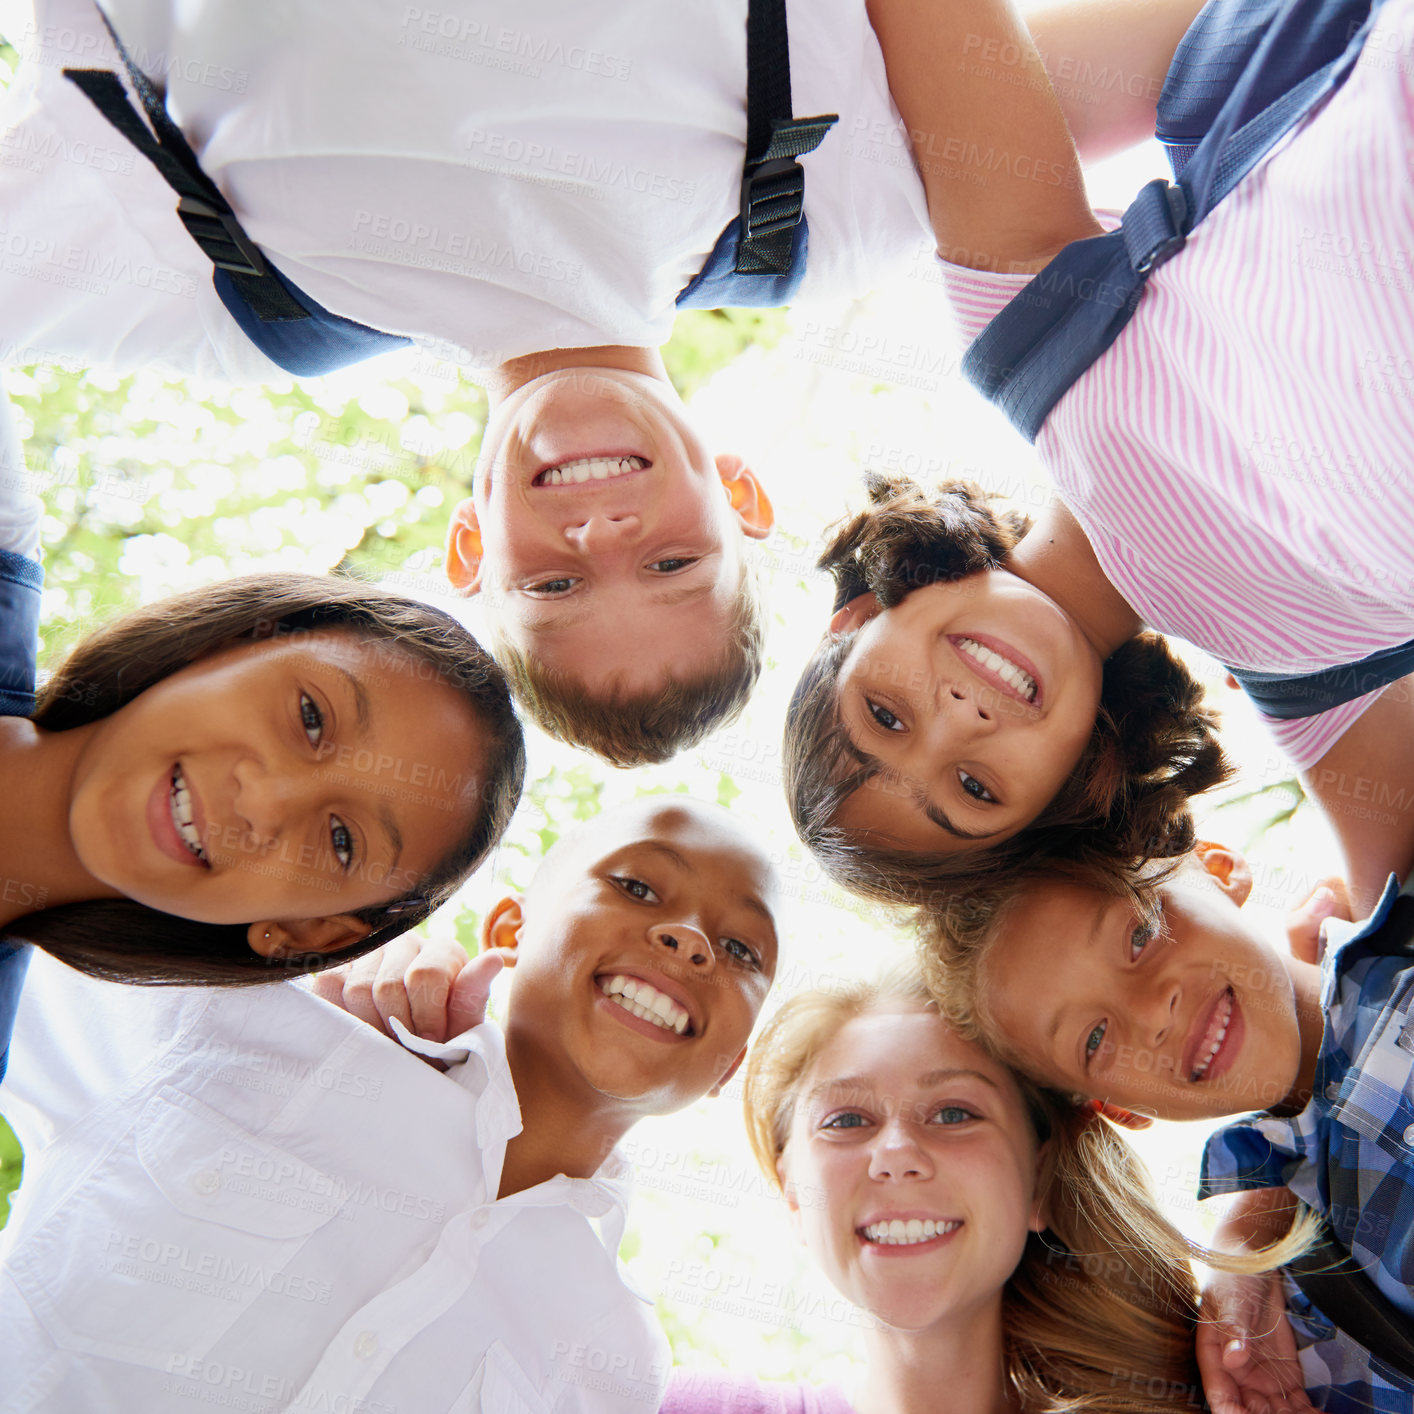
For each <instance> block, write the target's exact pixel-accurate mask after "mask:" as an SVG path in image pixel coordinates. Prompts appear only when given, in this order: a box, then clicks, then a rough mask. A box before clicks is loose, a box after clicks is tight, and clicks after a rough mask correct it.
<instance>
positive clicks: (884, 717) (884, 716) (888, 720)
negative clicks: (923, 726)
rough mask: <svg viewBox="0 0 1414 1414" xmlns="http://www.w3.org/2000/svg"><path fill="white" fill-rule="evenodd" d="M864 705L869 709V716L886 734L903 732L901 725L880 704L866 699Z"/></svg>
mask: <svg viewBox="0 0 1414 1414" xmlns="http://www.w3.org/2000/svg"><path fill="white" fill-rule="evenodd" d="M864 705H865V706H866V707H868V709H869V715H870V716H871V717H873V719H874V720H875V721H876V722H878V724H879V725H880V726H881V727H883V729H884V730H885V731H886V732H901V731H903V730H904V726H903V723H902V722H901V721H899V719H898V718H897V717H896V716H894V714H893V713H892V712H890V711H889V709H888V708H887V707H885V706H884V705H883V704H882V703H879V702H875V701H874V700H873V699H872V698H869V697H866V698H865V699H864Z"/></svg>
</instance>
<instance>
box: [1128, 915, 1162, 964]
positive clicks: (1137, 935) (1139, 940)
mask: <svg viewBox="0 0 1414 1414" xmlns="http://www.w3.org/2000/svg"><path fill="white" fill-rule="evenodd" d="M1158 935H1159V929H1158V926H1157V925H1156V924H1154V923H1148V922H1145V923H1138V924H1136V925H1135V927H1134V931H1133V932H1131V933H1130V935H1129V959H1130V961H1131V962H1138V961H1139V955H1140V953H1142V952H1143V951H1144V949H1145V948H1147V947H1148V946H1149V944H1150V943H1152V942H1153V941H1154V939H1155V938H1157V937H1158Z"/></svg>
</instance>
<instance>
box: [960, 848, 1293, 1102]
mask: <svg viewBox="0 0 1414 1414" xmlns="http://www.w3.org/2000/svg"><path fill="white" fill-rule="evenodd" d="M1201 848H1202V847H1200V849H1201ZM1232 862H1233V856H1231V855H1229V854H1227V853H1226V852H1224V851H1217V850H1211V851H1208V853H1207V854H1206V855H1204V856H1203V858H1202V860H1201V861H1200V860H1199V859H1198V858H1194V859H1191V860H1190V861H1189V862H1188V863H1186V864H1185V865H1184V867H1183V868H1182V869H1181V870H1180V872H1179V873H1178V874H1177V875H1176V876H1175V877H1174V878H1173V879H1172V880H1171V881H1170V882H1169V883H1168V884H1165V885H1164V886H1163V888H1162V889H1161V891H1160V899H1161V904H1162V913H1161V918H1160V920H1159V922H1158V923H1157V925H1156V924H1154V923H1151V922H1150V921H1149V920H1146V919H1144V918H1142V917H1139V916H1136V914H1135V912H1134V910H1133V908H1132V906H1131V905H1130V904H1129V903H1128V901H1126V900H1123V899H1116V898H1111V897H1109V896H1107V895H1104V894H1101V893H1099V892H1097V891H1095V890H1092V889H1086V888H1082V887H1079V886H1076V885H1071V884H1061V883H1047V884H1044V885H1039V886H1037V887H1035V888H1034V889H1032V890H1029V891H1028V893H1027V895H1026V896H1025V897H1024V898H1023V899H1022V901H1021V903H1020V905H1019V906H1018V907H1016V908H1015V909H1013V910H1012V911H1011V912H1009V913H1008V914H1007V915H1006V916H1005V918H1004V921H1003V923H1002V925H1001V926H1000V928H999V931H998V935H997V937H996V938H995V939H994V940H993V942H992V944H991V947H990V948H989V950H988V953H987V957H986V960H985V962H984V965H983V970H982V975H981V979H980V986H981V992H982V998H981V1000H982V1006H983V1008H984V1010H985V1012H986V1013H987V1015H988V1016H989V1017H990V1019H991V1021H992V1022H993V1023H995V1026H996V1029H997V1031H998V1033H999V1034H1000V1035H1001V1036H1003V1037H1005V1045H1006V1046H1007V1047H1008V1049H1009V1050H1011V1051H1012V1052H1013V1053H1014V1054H1015V1055H1016V1056H1017V1057H1018V1058H1019V1059H1020V1061H1021V1062H1022V1065H1023V1068H1025V1069H1027V1070H1029V1071H1030V1072H1031V1073H1032V1074H1033V1075H1034V1076H1035V1077H1036V1078H1037V1079H1039V1080H1042V1081H1045V1082H1046V1083H1048V1084H1051V1085H1055V1086H1058V1087H1060V1088H1062V1089H1068V1090H1076V1091H1079V1092H1080V1093H1082V1094H1084V1095H1088V1096H1092V1097H1094V1098H1097V1099H1103V1100H1109V1101H1110V1102H1112V1103H1114V1104H1117V1105H1122V1106H1125V1107H1126V1108H1128V1109H1133V1110H1137V1111H1141V1112H1144V1113H1149V1114H1156V1115H1158V1116H1159V1117H1160V1118H1163V1119H1213V1118H1218V1117H1220V1116H1223V1115H1230V1114H1238V1113H1242V1112H1244V1111H1247V1110H1254V1109H1268V1108H1271V1107H1272V1106H1275V1105H1279V1104H1283V1103H1300V1097H1298V1096H1295V1095H1293V1093H1292V1092H1293V1087H1294V1086H1295V1085H1296V1082H1297V1076H1298V1072H1299V1069H1300V1065H1301V1030H1300V1026H1299V1024H1298V1020H1297V1007H1296V994H1295V991H1294V988H1293V984H1292V979H1291V973H1290V972H1289V970H1288V968H1287V966H1286V964H1285V961H1284V959H1283V957H1282V956H1281V955H1280V954H1278V953H1277V952H1276V951H1274V950H1273V949H1272V948H1271V947H1270V946H1269V945H1268V944H1267V943H1265V942H1264V941H1263V939H1262V938H1261V937H1260V936H1259V935H1258V934H1257V932H1256V931H1255V930H1254V929H1253V928H1252V927H1251V926H1250V925H1249V924H1248V923H1247V922H1246V920H1245V919H1244V918H1243V916H1242V914H1241V913H1240V911H1239V904H1240V901H1241V899H1243V898H1245V897H1246V893H1247V890H1248V888H1249V887H1250V879H1248V878H1247V876H1246V875H1245V872H1241V871H1239V870H1237V869H1236V868H1235V867H1234V868H1230V867H1229V866H1230V865H1231V864H1232Z"/></svg>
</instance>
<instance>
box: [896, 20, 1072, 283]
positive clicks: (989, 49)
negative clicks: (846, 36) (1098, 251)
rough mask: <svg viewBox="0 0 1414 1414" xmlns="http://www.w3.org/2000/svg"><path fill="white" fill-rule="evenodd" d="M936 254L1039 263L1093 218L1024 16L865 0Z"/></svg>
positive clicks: (1019, 266) (989, 262) (1021, 265)
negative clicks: (909, 145)
mask: <svg viewBox="0 0 1414 1414" xmlns="http://www.w3.org/2000/svg"><path fill="white" fill-rule="evenodd" d="M868 8H869V18H870V20H871V21H872V22H873V25H874V32H875V34H876V35H877V36H878V39H879V44H880V47H881V48H882V50H883V54H884V63H885V65H886V67H887V69H888V75H889V88H890V90H891V91H892V93H893V97H894V102H895V103H896V104H897V105H898V110H899V112H900V113H901V114H902V116H903V120H904V124H905V126H906V127H907V128H908V131H909V136H910V138H911V140H912V142H913V156H914V161H915V162H916V164H917V166H918V170H919V174H920V175H921V177H922V179H923V187H924V190H925V192H926V193H927V196H928V210H929V213H930V215H931V217H932V222H933V234H934V237H935V238H936V240H937V243H938V251H939V254H941V255H942V256H943V258H944V259H945V260H950V261H952V262H954V263H955V264H958V265H967V266H971V267H973V268H974V269H978V270H1039V269H1041V267H1042V266H1044V265H1045V264H1047V262H1048V261H1049V260H1050V259H1051V257H1052V256H1054V255H1055V254H1056V252H1057V251H1059V250H1060V249H1061V248H1062V247H1064V246H1066V245H1068V244H1069V243H1070V242H1071V241H1074V240H1080V239H1082V238H1084V237H1086V236H1093V235H1097V234H1099V232H1100V226H1099V224H1098V223H1097V222H1096V220H1095V218H1094V215H1093V214H1092V212H1091V210H1090V204H1089V202H1088V201H1087V200H1086V197H1085V185H1084V182H1083V181H1082V179H1081V175H1080V160H1079V158H1078V157H1077V156H1076V154H1075V146H1074V144H1073V143H1072V142H1071V140H1070V133H1069V132H1068V131H1067V129H1066V125H1065V119H1064V117H1062V115H1061V109H1060V105H1059V103H1058V102H1057V101H1056V96H1055V94H1054V93H1053V92H1052V90H1051V85H1050V83H1049V82H1048V81H1047V78H1046V71H1045V69H1044V67H1043V66H1042V64H1041V60H1040V57H1039V56H1038V55H1037V53H1036V47H1035V45H1034V44H1033V43H1032V41H1031V36H1030V35H1029V34H1028V33H1027V30H1026V26H1025V25H1024V24H1023V23H1022V22H1021V20H1020V19H1019V18H1018V16H1017V15H1016V14H1015V12H1014V11H1013V10H1012V9H1011V7H1010V5H1009V4H1008V3H1007V0H869V7H868Z"/></svg>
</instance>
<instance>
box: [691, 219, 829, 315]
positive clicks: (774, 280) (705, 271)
mask: <svg viewBox="0 0 1414 1414" xmlns="http://www.w3.org/2000/svg"><path fill="white" fill-rule="evenodd" d="M740 245H741V219H740V218H739V217H733V218H732V222H731V224H730V225H729V226H728V227H727V229H726V230H725V231H723V232H722V234H721V235H720V236H719V237H718V238H717V244H716V245H715V246H713V247H712V254H711V255H709V256H708V257H707V263H706V264H705V265H704V266H703V267H702V269H701V270H699V271H698V272H697V274H696V275H694V276H693V277H692V280H691V281H690V282H689V283H688V284H687V285H686V286H685V287H684V289H683V292H682V293H681V294H680V295H679V296H678V297H677V306H678V308H679V309H774V308H776V307H778V306H779V305H783V304H789V303H790V302H791V300H793V299H794V298H795V292H796V291H797V290H798V289H799V288H800V282H801V281H802V280H803V279H805V261H806V257H807V255H808V254H809V250H810V230H809V226H808V224H807V222H806V220H805V217H804V216H802V217H801V218H800V223H799V224H798V225H797V226H796V227H795V229H794V230H793V232H792V239H791V250H790V267H789V269H788V270H787V271H786V273H785V274H783V275H771V274H767V273H766V272H764V271H761V272H757V273H755V274H750V275H743V274H741V273H739V272H738V270H737V268H736V267H737V260H738V258H739V256H738V251H739V248H740Z"/></svg>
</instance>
